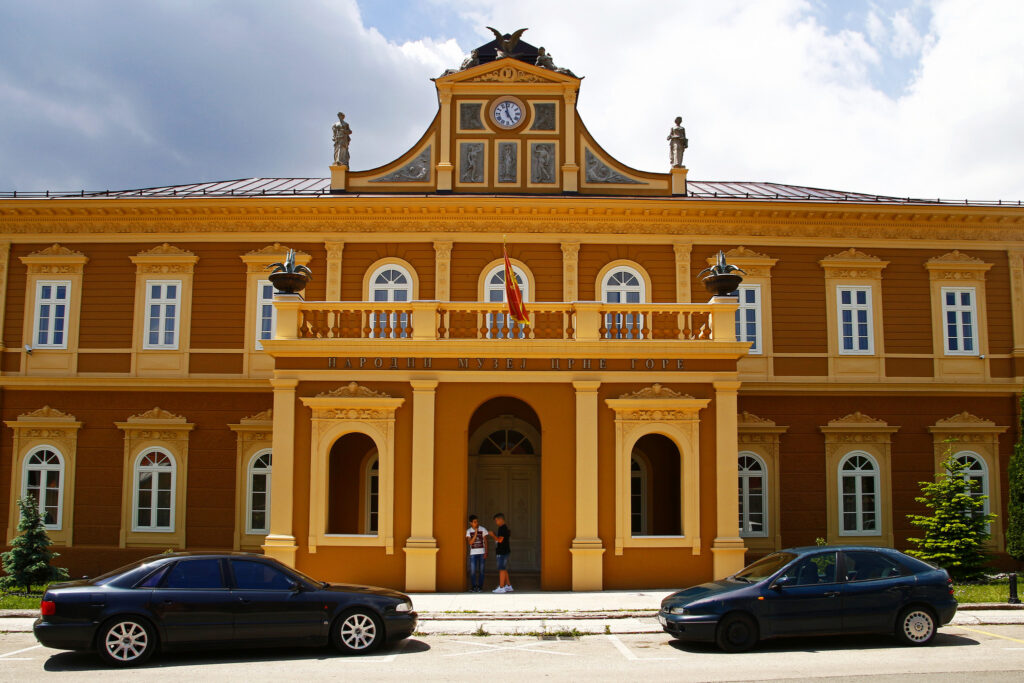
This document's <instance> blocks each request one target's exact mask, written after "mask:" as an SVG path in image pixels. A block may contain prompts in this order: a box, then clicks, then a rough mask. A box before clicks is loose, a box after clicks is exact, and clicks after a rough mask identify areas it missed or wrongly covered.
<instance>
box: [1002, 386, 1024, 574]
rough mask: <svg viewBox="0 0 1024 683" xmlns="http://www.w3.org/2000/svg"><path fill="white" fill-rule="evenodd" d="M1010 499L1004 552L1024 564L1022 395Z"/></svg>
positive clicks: (1011, 465)
mask: <svg viewBox="0 0 1024 683" xmlns="http://www.w3.org/2000/svg"><path fill="white" fill-rule="evenodd" d="M1008 478H1009V480H1010V481H1009V484H1010V487H1009V488H1010V499H1009V501H1008V504H1007V513H1008V516H1007V519H1006V552H1007V554H1009V555H1010V557H1012V558H1014V559H1015V560H1018V561H1020V562H1024V393H1021V395H1020V412H1019V413H1018V418H1017V443H1016V444H1014V446H1013V455H1012V456H1010V467H1009V472H1008Z"/></svg>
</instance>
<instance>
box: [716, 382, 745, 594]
mask: <svg viewBox="0 0 1024 683" xmlns="http://www.w3.org/2000/svg"><path fill="white" fill-rule="evenodd" d="M714 387H715V541H714V543H713V544H712V546H711V554H712V556H713V558H714V569H713V571H714V578H715V579H716V580H717V579H722V578H725V577H726V576H729V575H730V574H735V573H736V572H738V571H739V570H740V569H743V557H744V554H745V553H746V550H747V549H746V547H745V546H744V544H743V539H742V538H740V529H739V521H738V520H739V500H738V499H737V497H736V482H737V481H738V479H739V465H738V458H739V451H738V449H737V446H736V442H737V436H736V434H737V429H738V426H737V419H736V406H737V400H736V398H737V393H738V392H739V388H740V383H739V382H734V381H729V382H715V383H714Z"/></svg>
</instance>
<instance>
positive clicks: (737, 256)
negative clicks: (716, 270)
mask: <svg viewBox="0 0 1024 683" xmlns="http://www.w3.org/2000/svg"><path fill="white" fill-rule="evenodd" d="M725 258H726V260H727V261H742V260H748V259H749V260H753V259H768V260H770V261H772V262H773V263H774V262H775V261H776V260H777V259H773V258H772V257H771V256H768V255H767V254H762V253H761V252H758V251H754V250H753V249H747V248H746V247H744V246H743V245H742V244H741V245H740V246H738V247H733V248H732V249H730V250H729V251H727V252H725ZM714 262H715V257H714V256H709V257H708V263H709V264H710V263H714Z"/></svg>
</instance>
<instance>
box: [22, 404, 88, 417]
mask: <svg viewBox="0 0 1024 683" xmlns="http://www.w3.org/2000/svg"><path fill="white" fill-rule="evenodd" d="M18 419H19V420H71V421H74V419H75V416H74V415H69V414H67V413H65V412H64V411H62V410H57V409H56V408H51V407H50V406H43V407H42V408H39V409H38V410H33V411H31V412H28V413H22V414H21V415H19V416H18Z"/></svg>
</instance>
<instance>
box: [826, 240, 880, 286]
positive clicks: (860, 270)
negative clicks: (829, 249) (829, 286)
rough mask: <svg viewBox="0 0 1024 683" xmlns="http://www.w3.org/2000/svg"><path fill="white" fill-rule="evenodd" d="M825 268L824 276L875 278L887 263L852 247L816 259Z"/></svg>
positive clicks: (853, 278)
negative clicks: (818, 259)
mask: <svg viewBox="0 0 1024 683" xmlns="http://www.w3.org/2000/svg"><path fill="white" fill-rule="evenodd" d="M818 265H820V266H821V267H822V268H824V269H825V277H826V278H832V279H839V280H842V279H845V280H858V279H859V280H863V279H871V280H876V279H878V278H880V277H881V275H882V269H883V268H885V267H886V266H887V265H889V262H888V261H883V260H882V259H880V258H878V257H877V256H872V255H871V254H865V253H864V252H863V251H860V250H859V249H854V248H853V247H851V248H849V249H847V250H846V251H840V252H838V253H836V254H832V255H831V256H826V257H825V258H823V259H821V260H820V261H818Z"/></svg>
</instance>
